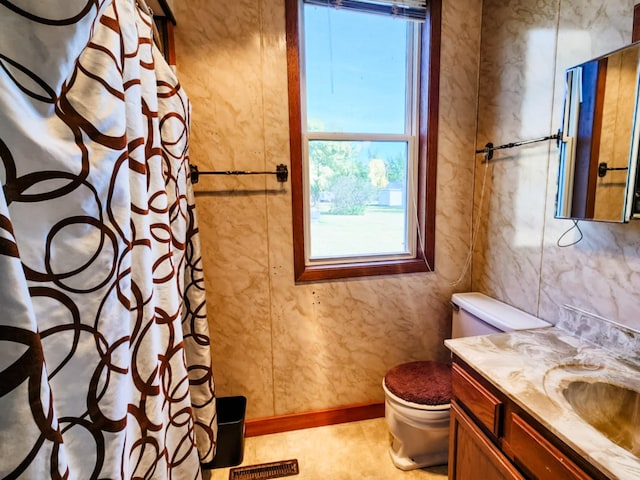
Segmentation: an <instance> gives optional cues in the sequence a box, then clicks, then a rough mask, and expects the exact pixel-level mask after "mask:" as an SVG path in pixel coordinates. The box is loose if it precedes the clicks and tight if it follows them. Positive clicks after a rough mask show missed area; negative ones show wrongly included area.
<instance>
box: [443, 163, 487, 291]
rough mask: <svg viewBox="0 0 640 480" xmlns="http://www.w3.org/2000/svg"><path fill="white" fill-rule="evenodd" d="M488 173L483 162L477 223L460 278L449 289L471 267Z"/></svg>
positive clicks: (458, 280) (454, 283) (459, 278)
mask: <svg viewBox="0 0 640 480" xmlns="http://www.w3.org/2000/svg"><path fill="white" fill-rule="evenodd" d="M488 171H489V162H484V174H483V175H482V189H481V190H480V202H479V203H478V221H477V222H476V225H475V229H474V230H473V233H472V235H471V245H469V252H468V253H467V258H466V259H465V262H464V265H463V267H462V272H461V273H460V276H459V277H458V279H457V280H456V281H455V282H452V283H450V284H449V285H450V286H451V287H455V286H456V285H458V284H459V283H460V282H461V281H462V278H463V277H464V276H465V275H466V273H467V272H468V271H469V267H471V260H472V259H473V251H474V250H475V248H476V242H477V241H478V233H479V232H480V223H481V222H480V220H481V219H482V205H483V203H484V192H485V187H486V185H487V172H488Z"/></svg>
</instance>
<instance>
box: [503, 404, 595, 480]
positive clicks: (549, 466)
mask: <svg viewBox="0 0 640 480" xmlns="http://www.w3.org/2000/svg"><path fill="white" fill-rule="evenodd" d="M505 441H506V442H508V445H509V450H510V451H511V452H512V453H511V455H512V456H513V457H514V461H515V462H516V463H517V464H518V465H520V466H521V467H522V468H523V470H526V471H527V472H529V473H530V474H531V476H532V477H533V478H536V479H539V480H590V479H591V478H592V477H591V476H589V475H587V474H586V473H585V472H584V471H582V470H581V469H580V467H578V466H577V465H576V464H575V463H573V462H572V461H571V460H569V458H567V456H566V455H565V454H564V453H562V452H561V451H560V450H559V449H558V448H556V447H555V446H554V445H553V444H551V443H550V442H549V441H548V440H547V439H546V438H544V437H543V436H542V435H541V434H540V433H538V432H537V431H536V429H535V428H533V427H532V426H531V425H529V424H528V423H527V422H526V421H525V420H524V419H523V418H521V417H520V416H519V415H518V414H516V413H512V414H511V415H510V416H509V417H508V425H507V437H506V438H505ZM505 450H506V448H505Z"/></svg>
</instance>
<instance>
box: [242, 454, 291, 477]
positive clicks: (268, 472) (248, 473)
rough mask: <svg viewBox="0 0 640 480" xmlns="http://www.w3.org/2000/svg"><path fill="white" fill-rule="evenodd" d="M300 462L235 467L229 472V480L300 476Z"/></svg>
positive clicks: (284, 461) (285, 461)
mask: <svg viewBox="0 0 640 480" xmlns="http://www.w3.org/2000/svg"><path fill="white" fill-rule="evenodd" d="M298 473H300V471H299V470H298V460H296V459H294V460H283V461H281V462H271V463H260V464H258V465H247V466H246V467H234V468H232V469H231V470H229V480H266V479H269V478H282V477H290V476H292V475H298Z"/></svg>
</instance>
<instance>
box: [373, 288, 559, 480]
mask: <svg viewBox="0 0 640 480" xmlns="http://www.w3.org/2000/svg"><path fill="white" fill-rule="evenodd" d="M451 303H452V305H453V307H454V312H453V324H452V337H453V338H459V337H471V336H475V335H487V334H490V333H498V332H510V331H514V330H525V329H530V328H543V327H549V326H551V324H549V323H547V322H545V321H544V320H541V319H539V318H537V317H534V316H533V315H529V314H528V313H525V312H523V311H521V310H518V309H517V308H514V307H512V306H510V305H507V304H505V303H502V302H500V301H498V300H495V299H493V298H490V297H487V296H486V295H483V294H481V293H475V292H474V293H456V294H454V295H453V296H452V297H451ZM382 388H383V390H384V394H385V419H386V421H387V425H388V427H389V432H390V433H391V437H392V439H391V446H390V447H389V453H390V455H391V460H392V461H393V464H394V465H395V466H396V467H398V468H399V469H401V470H413V469H415V468H424V467H429V466H433V465H442V464H445V463H447V457H448V445H449V408H450V404H449V402H450V400H451V374H450V366H449V365H447V364H443V363H439V362H410V363H406V364H402V365H398V366H396V367H393V368H392V369H390V370H389V372H387V374H386V375H385V378H384V380H383V381H382Z"/></svg>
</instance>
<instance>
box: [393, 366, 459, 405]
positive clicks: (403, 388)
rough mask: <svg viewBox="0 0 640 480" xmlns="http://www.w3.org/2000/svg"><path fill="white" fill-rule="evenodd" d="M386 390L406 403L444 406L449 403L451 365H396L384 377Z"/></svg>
mask: <svg viewBox="0 0 640 480" xmlns="http://www.w3.org/2000/svg"><path fill="white" fill-rule="evenodd" d="M384 384H385V385H386V387H387V389H388V390H389V391H390V392H391V393H393V394H394V395H396V396H397V397H400V398H401V399H402V400H405V401H407V402H413V403H418V404H420V405H444V404H447V403H449V402H451V365H449V364H446V363H441V362H409V363H403V364H401V365H396V366H395V367H393V368H392V369H391V370H389V371H388V372H387V374H386V375H385V377H384Z"/></svg>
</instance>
